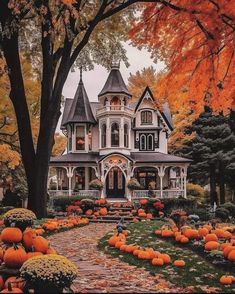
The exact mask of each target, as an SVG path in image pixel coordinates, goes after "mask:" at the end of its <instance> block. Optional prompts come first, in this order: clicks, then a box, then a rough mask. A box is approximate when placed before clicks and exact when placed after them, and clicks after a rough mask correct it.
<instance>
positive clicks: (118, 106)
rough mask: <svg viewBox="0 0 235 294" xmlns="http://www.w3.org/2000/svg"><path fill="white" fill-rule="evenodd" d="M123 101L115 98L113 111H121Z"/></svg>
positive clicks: (112, 104)
mask: <svg viewBox="0 0 235 294" xmlns="http://www.w3.org/2000/svg"><path fill="white" fill-rule="evenodd" d="M120 106H121V100H120V99H119V98H118V97H116V96H115V97H113V98H112V100H111V110H120Z"/></svg>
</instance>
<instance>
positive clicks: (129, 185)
mask: <svg viewBox="0 0 235 294" xmlns="http://www.w3.org/2000/svg"><path fill="white" fill-rule="evenodd" d="M127 188H128V189H129V190H130V191H131V194H132V196H133V191H134V190H138V189H140V188H141V185H140V183H139V182H138V180H137V179H136V178H131V179H130V180H129V182H128V183H127Z"/></svg>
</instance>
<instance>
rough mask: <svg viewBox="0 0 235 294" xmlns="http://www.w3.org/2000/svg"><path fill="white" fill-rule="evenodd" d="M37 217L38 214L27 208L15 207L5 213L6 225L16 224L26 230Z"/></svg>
mask: <svg viewBox="0 0 235 294" xmlns="http://www.w3.org/2000/svg"><path fill="white" fill-rule="evenodd" d="M36 219H37V217H36V215H35V214H34V213H33V212H32V211H31V210H29V209H26V208H13V209H11V210H9V211H7V212H6V213H5V214H4V215H3V220H4V224H5V226H6V227H11V226H14V227H17V228H19V229H21V230H22V231H24V230H25V229H26V228H27V227H31V226H32V225H33V222H34V220H36Z"/></svg>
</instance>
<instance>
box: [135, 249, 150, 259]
mask: <svg viewBox="0 0 235 294" xmlns="http://www.w3.org/2000/svg"><path fill="white" fill-rule="evenodd" d="M138 258H139V259H150V254H149V252H148V251H144V250H140V252H139V254H138Z"/></svg>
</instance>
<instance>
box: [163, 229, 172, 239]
mask: <svg viewBox="0 0 235 294" xmlns="http://www.w3.org/2000/svg"><path fill="white" fill-rule="evenodd" d="M162 237H167V238H170V237H174V232H173V231H172V230H168V229H165V230H162Z"/></svg>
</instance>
